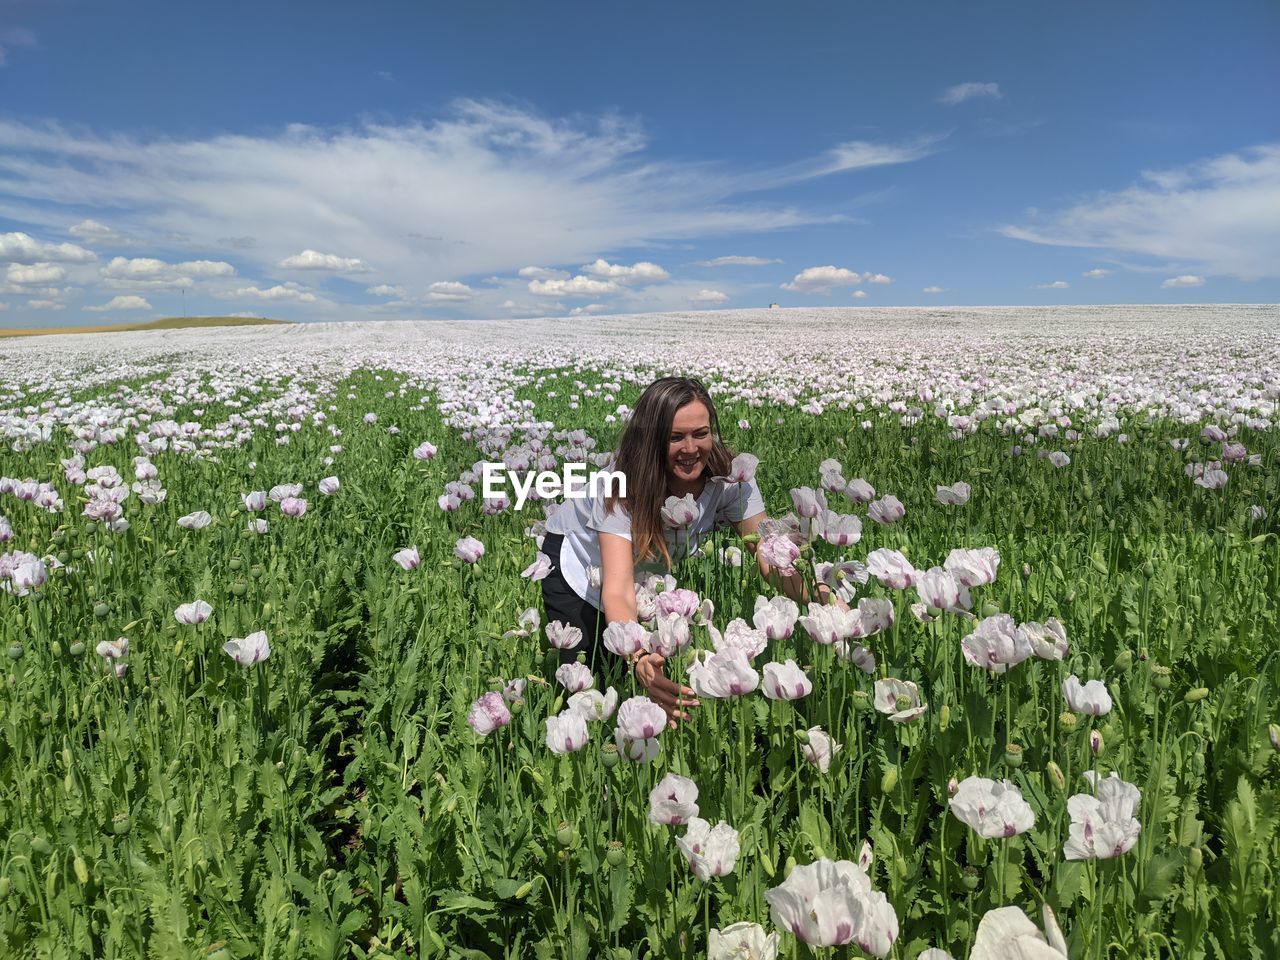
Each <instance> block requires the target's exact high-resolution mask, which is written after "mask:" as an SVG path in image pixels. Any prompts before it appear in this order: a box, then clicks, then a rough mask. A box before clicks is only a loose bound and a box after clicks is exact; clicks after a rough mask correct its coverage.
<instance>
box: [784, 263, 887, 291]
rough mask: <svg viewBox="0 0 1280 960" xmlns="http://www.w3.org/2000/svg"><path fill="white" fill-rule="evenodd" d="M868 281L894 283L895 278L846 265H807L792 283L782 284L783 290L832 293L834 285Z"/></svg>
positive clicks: (840, 285) (842, 285)
mask: <svg viewBox="0 0 1280 960" xmlns="http://www.w3.org/2000/svg"><path fill="white" fill-rule="evenodd" d="M864 281H865V282H866V283H892V282H893V280H892V279H890V278H889V277H886V276H885V275H884V274H883V273H858V272H857V271H856V270H847V269H845V268H844V267H835V266H832V265H830V264H828V265H827V266H825V267H806V268H805V269H804V270H801V271H800V272H799V273H797V274H796V275H795V277H793V278H792V280H791V282H790V283H784V284H781V287H782V289H783V290H794V291H797V292H799V293H830V292H831V288H832V287H853V286H857V285H858V284H860V283H863V282H864Z"/></svg>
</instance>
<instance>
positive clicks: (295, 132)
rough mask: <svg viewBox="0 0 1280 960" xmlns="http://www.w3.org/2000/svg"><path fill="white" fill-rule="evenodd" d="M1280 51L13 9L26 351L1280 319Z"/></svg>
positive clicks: (2, 121)
mask: <svg viewBox="0 0 1280 960" xmlns="http://www.w3.org/2000/svg"><path fill="white" fill-rule="evenodd" d="M433 8H434V9H433ZM1277 49H1280V7H1277V6H1276V4H1274V3H1273V2H1269V0H1257V2H1253V0H1240V2H1227V3H1222V4H1213V5H1211V4H1204V3H1185V2H1159V3H1156V2H1128V3H1122V4H1116V3H1095V2H1082V3H1076V4H1047V3H1025V2H1018V3H1014V2H1009V3H981V2H969V3H964V4H955V3H909V2H902V3H892V4H890V3H854V2H842V3H835V2H827V3H812V2H811V3H805V2H793V3H789V4H782V3H776V2H773V3H760V2H750V0H748V2H742V0H739V2H734V3H723V2H699V3H682V4H656V5H654V4H651V5H648V6H646V7H644V8H637V7H625V6H623V5H616V4H615V5H611V4H600V3H590V4H587V3H576V2H575V3H543V4H531V3H514V2H489V3H485V4H452V5H432V4H423V3H416V2H415V3H392V2H366V3H362V4H359V5H353V4H337V3H308V4H301V3H260V2H258V3H242V2H223V3H220V4H216V5H209V4H201V5H193V4H175V3H158V2H127V0H126V2H116V3H112V4H101V3H89V2H83V0H6V2H5V3H3V4H0V51H2V53H0V271H3V273H0V326H4V327H27V326H48V325H76V324H85V323H113V322H132V321H138V320H145V319H150V318H153V317H158V316H169V315H174V314H179V313H181V312H182V311H183V310H184V309H185V310H186V312H187V313H190V314H232V313H251V314H255V315H257V314H261V315H267V316H273V317H280V318H285V319H294V320H341V319H378V318H399V317H403V318H425V317H459V318H466V317H510V316H535V315H558V314H565V313H571V312H572V313H578V314H584V313H606V312H607V313H618V312H647V311H655V310H687V309H711V308H736V307H756V306H764V305H767V304H768V303H770V302H777V303H781V304H782V305H784V306H902V305H938V306H942V305H953V304H1073V303H1186V302H1193V303H1226V302H1251V303H1275V302H1277V301H1280V111H1277V110H1276V109H1275V100H1276V93H1277V91H1280V58H1278V57H1276V56H1275V51H1276V50H1277Z"/></svg>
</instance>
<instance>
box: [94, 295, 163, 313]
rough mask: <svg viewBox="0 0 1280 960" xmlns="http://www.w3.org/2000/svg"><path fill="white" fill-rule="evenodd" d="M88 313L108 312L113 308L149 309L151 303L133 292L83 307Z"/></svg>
mask: <svg viewBox="0 0 1280 960" xmlns="http://www.w3.org/2000/svg"><path fill="white" fill-rule="evenodd" d="M84 309H85V310H87V311H88V312H89V313H110V312H111V311H113V310H150V309H151V304H149V303H147V301H146V300H145V299H143V298H142V297H139V296H137V295H135V294H128V295H121V296H118V297H112V298H111V300H110V301H108V302H107V303H104V304H101V305H99V306H96V307H85V308H84Z"/></svg>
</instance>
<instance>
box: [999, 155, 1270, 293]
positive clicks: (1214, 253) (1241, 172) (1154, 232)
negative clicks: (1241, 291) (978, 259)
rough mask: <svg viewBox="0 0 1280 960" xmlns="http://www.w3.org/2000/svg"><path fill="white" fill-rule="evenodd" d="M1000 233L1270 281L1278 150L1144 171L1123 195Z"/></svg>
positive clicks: (1106, 195)
mask: <svg viewBox="0 0 1280 960" xmlns="http://www.w3.org/2000/svg"><path fill="white" fill-rule="evenodd" d="M1001 232H1002V233H1003V234H1004V235H1005V236H1007V237H1013V238H1015V239H1018V240H1027V241H1030V242H1032V243H1042V244H1050V245H1053V246H1064V247H1093V248H1097V249H1102V250H1108V251H1112V252H1114V253H1117V254H1129V255H1139V256H1145V257H1150V258H1153V259H1158V260H1160V261H1165V262H1173V263H1179V264H1183V265H1185V266H1186V267H1192V268H1196V269H1197V271H1198V272H1200V273H1204V274H1216V275H1226V276H1232V277H1239V278H1242V279H1246V280H1252V279H1258V278H1260V277H1277V276H1280V143H1270V144H1264V145H1261V146H1255V147H1250V148H1249V149H1247V150H1242V151H1240V152H1238V153H1228V154H1223V155H1222V156H1218V157H1212V158H1209V159H1206V160H1203V161H1200V162H1198V163H1194V164H1191V165H1189V166H1186V167H1180V168H1176V169H1171V170H1157V171H1147V172H1144V173H1143V174H1142V179H1141V181H1139V182H1138V183H1135V184H1134V185H1132V186H1130V187H1127V188H1126V189H1123V190H1116V191H1109V192H1103V193H1098V194H1096V195H1094V196H1091V197H1088V198H1085V199H1082V200H1080V201H1079V202H1077V203H1076V204H1074V205H1073V206H1070V207H1068V208H1067V209H1065V210H1062V211H1059V212H1057V213H1051V214H1048V215H1045V216H1035V217H1033V218H1032V222H1030V223H1029V224H1027V225H1021V226H1020V225H1007V226H1004V227H1002V228H1001Z"/></svg>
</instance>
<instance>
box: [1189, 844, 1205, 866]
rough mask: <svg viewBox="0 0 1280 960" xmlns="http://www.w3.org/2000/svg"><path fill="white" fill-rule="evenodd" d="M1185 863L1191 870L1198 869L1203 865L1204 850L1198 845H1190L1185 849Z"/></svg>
mask: <svg viewBox="0 0 1280 960" xmlns="http://www.w3.org/2000/svg"><path fill="white" fill-rule="evenodd" d="M1187 863H1188V865H1189V866H1190V867H1191V869H1192V870H1199V869H1200V868H1201V867H1203V866H1204V851H1203V850H1201V849H1200V848H1199V847H1192V848H1191V849H1190V850H1188V851H1187Z"/></svg>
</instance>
